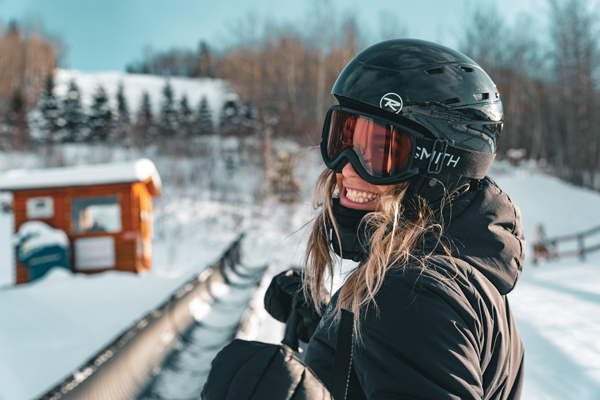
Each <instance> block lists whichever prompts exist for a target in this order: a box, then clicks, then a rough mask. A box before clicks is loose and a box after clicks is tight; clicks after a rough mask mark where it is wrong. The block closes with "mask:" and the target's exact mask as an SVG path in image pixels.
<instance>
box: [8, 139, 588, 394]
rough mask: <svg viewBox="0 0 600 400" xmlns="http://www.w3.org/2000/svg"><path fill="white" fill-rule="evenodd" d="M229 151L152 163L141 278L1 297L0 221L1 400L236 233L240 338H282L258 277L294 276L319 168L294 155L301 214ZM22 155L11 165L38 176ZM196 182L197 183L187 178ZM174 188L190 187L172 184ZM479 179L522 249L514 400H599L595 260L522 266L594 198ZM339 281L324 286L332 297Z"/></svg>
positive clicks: (525, 177) (91, 342) (513, 172)
mask: <svg viewBox="0 0 600 400" xmlns="http://www.w3.org/2000/svg"><path fill="white" fill-rule="evenodd" d="M230 142H231V143H230ZM236 148H237V147H236V144H235V143H233V142H232V141H231V140H230V141H229V142H228V143H226V146H225V145H224V146H222V147H220V148H219V149H218V150H215V151H211V152H209V153H210V154H207V155H205V156H204V157H207V158H206V159H205V161H206V162H207V164H206V165H207V166H211V168H210V169H203V168H204V167H203V166H204V164H199V163H200V162H201V161H200V160H191V159H179V158H178V159H173V160H169V159H168V158H164V157H162V158H161V157H158V156H157V157H156V159H155V162H156V163H157V165H158V166H159V170H161V175H162V177H163V180H164V182H165V185H166V188H165V190H164V192H165V195H164V196H163V197H160V198H157V199H155V218H156V235H155V239H154V242H153V246H154V256H153V269H152V270H151V271H149V272H147V273H143V274H139V275H134V274H130V273H122V272H114V271H109V272H105V273H102V274H96V275H83V274H76V275H73V274H71V273H69V272H68V271H65V270H64V269H53V270H51V271H50V272H49V273H48V274H46V275H45V276H44V277H43V278H41V279H39V280H38V281H36V282H34V283H31V284H27V285H20V286H18V287H11V286H8V284H9V283H11V282H12V279H13V274H14V271H13V269H14V265H13V257H14V255H13V254H12V249H11V246H10V243H11V240H12V239H11V232H12V231H13V226H12V215H11V214H6V213H0V284H5V286H2V287H0V304H1V305H2V307H0V321H2V323H1V324H0V399H2V400H7V399H24V398H32V397H35V396H39V395H40V394H41V393H43V392H45V391H46V390H48V389H49V388H50V387H52V386H53V385H54V384H56V383H57V382H58V381H60V380H61V379H63V378H64V377H65V376H66V375H68V374H69V373H71V372H72V371H73V370H75V369H76V368H77V367H78V366H80V365H81V364H82V363H83V362H84V361H85V360H86V359H87V358H88V357H89V356H91V355H92V354H94V353H95V352H97V351H98V350H99V349H101V348H103V347H104V346H105V345H106V344H107V343H109V342H110V341H112V340H113V339H114V338H115V337H116V336H117V335H118V334H120V333H121V332H122V331H123V330H125V329H126V328H127V327H128V326H129V325H130V324H131V323H133V322H134V321H135V320H136V319H138V318H140V317H141V316H143V315H144V314H146V313H147V312H149V311H150V310H152V309H153V308H155V307H156V306H158V305H159V304H161V303H162V302H163V301H165V300H166V299H167V298H168V297H169V296H170V294H171V293H173V292H174V291H175V290H177V289H178V288H179V287H180V286H181V285H182V284H183V283H184V282H186V281H187V280H188V279H189V278H190V277H192V276H195V275H197V274H198V273H200V272H201V271H202V270H203V269H204V268H206V266H208V265H210V264H211V263H212V262H213V261H215V260H216V259H217V258H218V257H219V256H220V254H221V252H222V251H223V250H224V249H225V248H226V247H227V245H228V244H229V243H230V242H231V241H232V240H233V239H234V238H235V237H236V235H237V234H238V233H240V232H242V231H244V232H246V233H247V235H246V238H245V239H244V241H243V246H242V254H243V258H244V260H243V261H244V264H246V265H249V266H260V265H264V264H267V263H268V264H269V265H270V269H269V270H268V271H267V272H266V274H265V277H264V279H263V284H261V285H260V287H259V289H258V290H257V291H256V292H255V296H254V297H253V299H252V301H251V306H252V308H253V311H254V313H253V315H252V318H251V319H250V321H249V322H248V325H247V327H246V329H245V331H244V332H242V333H241V334H240V336H241V337H244V338H247V339H254V340H262V341H267V342H272V343H276V342H278V341H279V340H281V338H282V336H283V325H282V324H280V323H279V322H277V321H275V320H273V319H272V318H270V317H269V316H268V315H267V314H266V312H265V311H264V309H263V308H262V305H261V301H260V298H261V295H262V293H264V290H265V284H264V282H268V280H269V279H270V277H272V276H273V275H274V274H276V273H278V272H279V271H282V270H285V269H287V268H289V267H293V266H299V265H300V264H301V260H302V256H303V251H304V246H305V243H306V239H307V236H308V230H307V229H301V228H302V227H303V225H305V224H307V223H309V222H310V219H311V218H312V216H313V215H314V214H313V211H312V207H311V205H310V190H311V188H312V185H313V183H314V181H315V179H316V176H317V174H318V173H319V172H320V168H322V165H321V164H320V163H319V162H318V159H319V158H318V157H319V156H318V152H316V151H314V152H304V153H303V157H304V158H303V159H302V160H301V161H299V162H300V163H303V164H302V165H309V166H310V168H302V169H300V168H297V170H296V174H297V178H298V179H299V180H300V183H301V186H302V197H303V202H301V203H298V204H292V205H284V204H278V203H277V202H275V201H273V199H269V198H268V197H267V198H264V196H263V195H262V194H261V193H260V186H259V185H258V183H257V182H259V180H260V177H259V176H257V174H259V172H258V170H257V169H255V168H254V167H252V166H251V164H250V161H248V159H245V158H243V156H242V155H240V154H238V153H239V151H238V152H236ZM67 149H68V151H67V152H66V153H65V154H67V156H66V159H67V161H68V162H69V163H75V164H77V163H81V162H84V161H82V160H85V159H86V154H88V153H86V152H87V151H90V152H92V151H93V152H94V154H96V153H97V152H98V149H97V148H94V149H93V150H86V148H76V147H68V148H67ZM111 154H112V157H116V158H117V159H120V158H122V157H125V158H126V157H129V156H131V155H127V154H125V153H123V152H120V151H119V150H115V151H112V150H111ZM215 154H216V156H215ZM226 154H231V155H232V156H237V157H241V158H239V159H238V158H234V164H236V165H237V164H238V163H239V164H240V165H242V167H240V168H237V169H235V170H233V171H228V170H227V169H226V168H225V166H224V163H223V162H222V161H223V160H222V158H223V156H224V155H226ZM13 157H14V156H13V155H10V154H9V155H3V154H2V153H0V167H2V166H9V165H11V163H13V162H14V159H15V158H13ZM28 157H29V156H27V155H25V156H23V155H21V156H19V159H20V160H23V163H24V164H26V165H28V166H31V167H35V166H39V165H38V164H36V162H35V161H33V160H31V159H30V158H28ZM210 157H215V158H214V159H213V158H210ZM202 162H204V161H202ZM13 165H14V164H13ZM163 169H164V172H163ZM188 170H189V172H186V171H188ZM198 170H201V171H203V173H202V174H198V175H194V173H193V172H194V171H198ZM211 174H215V175H211ZM182 176H183V177H190V178H189V179H195V180H190V181H188V180H185V181H184V182H186V183H185V185H184V187H183V188H182V187H177V186H175V185H174V182H175V181H176V180H177V179H183V178H181V177H182ZM491 176H492V177H493V178H494V179H495V180H496V181H497V182H498V184H499V186H500V187H501V188H502V189H503V190H504V191H505V192H506V193H508V194H509V195H510V196H511V197H512V199H513V200H514V201H515V202H516V203H517V204H518V205H519V206H520V208H521V212H522V217H523V224H524V230H525V234H526V237H527V238H528V247H527V256H526V261H525V265H524V270H523V275H522V277H521V279H520V281H519V283H518V284H517V286H516V289H515V290H514V292H512V293H511V294H509V296H508V297H509V301H510V303H511V307H512V311H513V314H514V317H515V319H516V321H517V326H518V329H519V332H520V334H521V337H522V340H523V343H524V345H525V349H526V363H525V365H526V367H525V368H526V370H525V386H524V394H523V397H522V398H523V399H528V400H529V399H534V400H535V399H552V400H566V399H574V398H576V399H581V400H586V399H590V400H591V399H598V398H600V339H599V338H600V285H598V282H600V268H598V265H599V264H600V252H598V253H594V254H590V255H589V256H588V257H587V258H586V259H585V260H583V261H582V260H579V259H577V258H565V259H560V260H553V261H549V262H541V263H539V264H538V265H537V266H534V265H533V263H532V259H533V254H532V250H531V244H532V242H533V238H534V236H535V233H536V230H537V226H538V224H540V223H543V224H544V226H545V230H546V234H547V235H548V236H550V237H552V236H557V235H560V236H562V235H566V234H570V233H575V232H580V231H584V230H587V229H589V228H592V227H594V226H596V225H600V195H599V194H598V193H597V192H593V191H590V190H586V189H581V188H578V187H574V186H572V185H569V184H567V183H564V182H562V181H560V180H558V179H556V178H554V177H551V176H547V175H544V174H542V173H540V172H538V171H537V170H536V169H535V168H531V167H528V166H523V167H518V168H512V167H509V166H508V164H506V163H496V164H495V165H494V166H493V169H492V171H491ZM185 179H188V178H185ZM350 267H351V266H350V265H344V268H343V269H344V270H347V269H348V268H350ZM340 282H341V278H340V277H337V278H336V283H335V285H336V286H337V285H339V283H340ZM217 289H219V288H217ZM220 289H221V290H216V291H215V293H219V296H222V297H223V298H227V296H228V295H229V296H230V295H232V292H231V291H230V292H229V293H227V290H228V289H227V288H226V287H223V288H220ZM191 307H192V308H193V313H194V316H195V317H196V318H197V319H203V318H206V317H207V316H208V315H211V314H212V315H216V314H215V307H214V306H207V305H203V304H198V303H193V304H192V305H191ZM198 369H201V366H198Z"/></svg>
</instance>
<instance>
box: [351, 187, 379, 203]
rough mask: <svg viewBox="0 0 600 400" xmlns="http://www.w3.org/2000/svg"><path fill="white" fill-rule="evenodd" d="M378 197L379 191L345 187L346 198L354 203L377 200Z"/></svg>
mask: <svg viewBox="0 0 600 400" xmlns="http://www.w3.org/2000/svg"><path fill="white" fill-rule="evenodd" d="M379 197H381V195H380V194H379V193H371V192H362V191H359V190H353V189H346V198H347V199H348V200H350V201H352V202H354V203H368V202H370V201H373V200H377V199H378V198H379Z"/></svg>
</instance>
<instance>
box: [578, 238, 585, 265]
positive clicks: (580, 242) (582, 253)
mask: <svg viewBox="0 0 600 400" xmlns="http://www.w3.org/2000/svg"><path fill="white" fill-rule="evenodd" d="M583 240H584V236H583V234H580V235H577V244H578V246H579V258H580V259H581V260H582V261H583V260H585V247H584V242H583Z"/></svg>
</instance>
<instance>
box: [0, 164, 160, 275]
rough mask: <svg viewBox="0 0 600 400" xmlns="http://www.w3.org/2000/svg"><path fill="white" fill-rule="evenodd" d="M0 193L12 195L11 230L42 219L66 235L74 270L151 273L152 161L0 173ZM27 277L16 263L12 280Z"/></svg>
mask: <svg viewBox="0 0 600 400" xmlns="http://www.w3.org/2000/svg"><path fill="white" fill-rule="evenodd" d="M0 191H10V192H12V193H13V211H14V217H15V232H17V231H18V230H19V227H20V226H21V225H22V224H24V223H25V222H28V221H42V222H44V223H46V224H48V225H50V226H51V227H52V228H54V229H60V230H62V231H64V232H65V233H66V235H67V237H68V238H69V242H70V245H71V246H70V248H71V251H72V254H71V260H73V265H72V266H71V268H72V270H73V271H74V272H85V273H95V272H101V271H106V270H109V269H110V270H119V271H130V272H140V271H143V270H148V269H150V267H151V255H152V197H153V196H159V195H160V192H161V181H160V177H159V175H158V172H157V170H156V167H155V166H154V163H153V162H152V161H150V160H148V159H141V160H138V161H135V162H125V163H112V164H97V165H86V166H78V167H63V168H47V169H39V170H13V171H8V172H7V173H4V174H2V175H0ZM28 276H29V275H28V271H27V267H26V266H24V265H20V264H19V263H18V262H17V267H16V282H17V283H25V282H28V281H29V278H28Z"/></svg>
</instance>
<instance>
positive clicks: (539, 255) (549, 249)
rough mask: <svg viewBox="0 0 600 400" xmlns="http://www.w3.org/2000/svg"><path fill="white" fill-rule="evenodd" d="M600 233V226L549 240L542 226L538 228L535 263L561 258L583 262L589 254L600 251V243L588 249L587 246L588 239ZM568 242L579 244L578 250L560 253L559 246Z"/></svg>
mask: <svg viewBox="0 0 600 400" xmlns="http://www.w3.org/2000/svg"><path fill="white" fill-rule="evenodd" d="M599 233H600V226H597V227H595V228H591V229H588V230H587V231H583V232H580V233H574V234H571V235H565V236H559V237H554V238H547V237H546V234H545V232H544V227H543V226H542V225H540V226H538V230H537V236H536V239H535V242H534V244H533V263H534V264H537V263H538V262H539V261H541V260H551V259H555V258H561V257H579V258H580V259H582V260H583V259H585V256H586V255H587V254H589V253H592V252H594V251H598V250H600V243H598V244H594V245H588V246H587V247H586V244H585V240H586V238H589V237H591V236H596V235H597V234H599ZM568 242H577V249H576V250H568V251H560V249H559V244H561V243H568Z"/></svg>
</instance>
